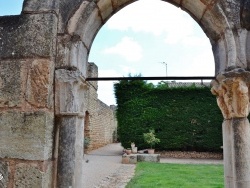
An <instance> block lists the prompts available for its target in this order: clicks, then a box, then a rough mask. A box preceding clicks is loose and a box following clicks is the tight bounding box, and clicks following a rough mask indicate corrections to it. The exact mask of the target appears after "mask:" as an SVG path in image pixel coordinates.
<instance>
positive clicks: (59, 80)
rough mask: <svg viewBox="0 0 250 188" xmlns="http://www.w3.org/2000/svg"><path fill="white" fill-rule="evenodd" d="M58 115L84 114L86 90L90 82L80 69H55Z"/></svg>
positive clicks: (56, 109) (56, 108)
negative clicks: (87, 81)
mask: <svg viewBox="0 0 250 188" xmlns="http://www.w3.org/2000/svg"><path fill="white" fill-rule="evenodd" d="M55 86H56V87H55V88H56V90H55V104H56V105H55V111H56V115H70V116H84V113H85V110H86V109H85V107H86V104H85V103H84V98H85V91H86V90H87V89H88V84H87V83H86V81H85V78H84V77H83V76H82V74H81V72H80V71H79V70H72V71H70V70H65V69H58V70H56V71H55Z"/></svg>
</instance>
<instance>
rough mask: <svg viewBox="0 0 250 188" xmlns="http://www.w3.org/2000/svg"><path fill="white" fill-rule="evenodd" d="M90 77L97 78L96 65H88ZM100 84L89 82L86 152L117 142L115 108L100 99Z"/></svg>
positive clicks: (85, 133) (85, 132) (85, 130)
mask: <svg viewBox="0 0 250 188" xmlns="http://www.w3.org/2000/svg"><path fill="white" fill-rule="evenodd" d="M88 76H89V77H97V76H98V67H97V66H96V65H95V64H94V63H89V64H88ZM97 89H98V83H97V82H93V81H92V82H88V92H87V93H86V96H85V97H86V98H87V99H88V100H87V101H88V103H87V111H86V113H85V129H84V136H85V139H86V138H87V140H89V145H88V146H87V148H85V151H91V150H93V149H97V148H99V147H102V146H104V145H107V144H110V143H113V142H115V141H116V137H117V136H116V135H117V121H116V117H115V106H113V105H112V106H108V105H106V104H105V103H103V102H102V101H100V100H99V99H98V95H97Z"/></svg>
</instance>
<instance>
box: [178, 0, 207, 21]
mask: <svg viewBox="0 0 250 188" xmlns="http://www.w3.org/2000/svg"><path fill="white" fill-rule="evenodd" d="M207 4H209V2H207ZM206 6H207V5H206V4H203V3H200V1H185V0H184V1H183V2H182V7H183V8H185V9H186V10H188V12H192V14H193V15H194V16H193V18H195V19H196V20H197V21H199V20H200V19H201V18H202V16H203V14H204V12H205V10H206V8H207V7H206Z"/></svg>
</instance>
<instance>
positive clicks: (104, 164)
mask: <svg viewBox="0 0 250 188" xmlns="http://www.w3.org/2000/svg"><path fill="white" fill-rule="evenodd" d="M122 151H123V148H122V147H121V144H120V143H118V144H117V143H116V144H109V145H107V146H104V147H102V148H100V149H97V150H94V151H92V152H90V153H89V154H85V156H84V160H85V163H84V165H83V170H84V174H83V181H84V188H124V187H125V186H126V184H127V183H128V182H129V181H130V179H131V178H132V177H133V175H134V171H135V165H128V164H121V159H122ZM161 163H179V164H223V160H211V159H176V158H161Z"/></svg>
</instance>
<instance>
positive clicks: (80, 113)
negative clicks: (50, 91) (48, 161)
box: [55, 69, 86, 188]
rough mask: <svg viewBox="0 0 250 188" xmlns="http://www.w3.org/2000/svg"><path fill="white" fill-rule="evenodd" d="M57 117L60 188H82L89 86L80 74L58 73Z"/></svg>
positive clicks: (74, 71) (58, 178) (58, 185)
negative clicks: (85, 120)
mask: <svg viewBox="0 0 250 188" xmlns="http://www.w3.org/2000/svg"><path fill="white" fill-rule="evenodd" d="M55 74H56V76H55V77H56V93H55V96H56V98H55V100H56V116H57V118H56V119H57V124H58V132H59V136H58V165H57V166H58V168H57V187H59V188H65V187H67V188H68V187H72V188H73V187H74V188H78V187H79V188H81V187H83V183H82V174H83V171H82V170H83V152H84V151H83V141H84V135H83V130H84V113H85V111H86V109H85V104H84V92H85V90H86V85H85V81H84V78H83V77H82V74H81V72H80V71H78V70H66V69H58V70H56V72H55Z"/></svg>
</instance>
